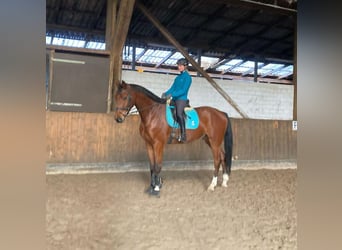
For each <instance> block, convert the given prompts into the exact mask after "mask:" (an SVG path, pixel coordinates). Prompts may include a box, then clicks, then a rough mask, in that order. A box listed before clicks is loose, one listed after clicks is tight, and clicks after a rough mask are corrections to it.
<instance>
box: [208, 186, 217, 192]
mask: <svg viewBox="0 0 342 250" xmlns="http://www.w3.org/2000/svg"><path fill="white" fill-rule="evenodd" d="M207 190H208V191H215V187H213V186H209V187H208V189H207Z"/></svg>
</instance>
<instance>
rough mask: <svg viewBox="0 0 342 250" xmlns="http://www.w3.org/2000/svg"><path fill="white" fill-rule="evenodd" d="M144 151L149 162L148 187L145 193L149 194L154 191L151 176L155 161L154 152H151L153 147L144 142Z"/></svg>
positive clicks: (152, 177)
mask: <svg viewBox="0 0 342 250" xmlns="http://www.w3.org/2000/svg"><path fill="white" fill-rule="evenodd" d="M146 149H147V155H148V159H149V162H150V174H151V175H150V180H151V183H150V186H149V187H148V189H147V190H146V192H148V193H151V192H152V191H153V189H154V186H155V181H154V176H153V172H154V166H155V159H154V152H153V146H152V145H151V144H150V143H148V142H146Z"/></svg>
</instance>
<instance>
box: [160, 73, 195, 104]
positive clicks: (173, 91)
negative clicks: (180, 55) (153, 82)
mask: <svg viewBox="0 0 342 250" xmlns="http://www.w3.org/2000/svg"><path fill="white" fill-rule="evenodd" d="M191 82H192V80H191V76H190V74H189V72H188V71H187V70H184V71H183V72H181V73H180V74H179V75H178V76H177V77H176V79H175V80H174V82H173V84H172V85H171V87H170V89H168V90H167V91H166V92H165V95H166V96H168V95H171V96H172V99H173V100H175V101H177V100H188V92H189V89H190V86H191Z"/></svg>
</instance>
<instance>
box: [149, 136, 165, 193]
mask: <svg viewBox="0 0 342 250" xmlns="http://www.w3.org/2000/svg"><path fill="white" fill-rule="evenodd" d="M153 154H154V160H155V162H154V167H153V171H152V174H151V185H152V186H153V192H152V194H153V195H157V196H159V193H160V189H161V187H162V178H161V177H160V172H161V169H162V161H163V143H159V142H156V143H154V144H153Z"/></svg>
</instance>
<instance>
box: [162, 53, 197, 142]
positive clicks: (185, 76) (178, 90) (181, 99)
mask: <svg viewBox="0 0 342 250" xmlns="http://www.w3.org/2000/svg"><path fill="white" fill-rule="evenodd" d="M188 64H189V63H188V61H187V60H186V59H185V58H181V59H179V60H178V61H177V65H178V70H179V72H180V74H179V75H178V76H177V77H176V79H175V80H174V82H173V84H172V85H171V87H170V88H169V89H168V90H167V91H166V92H165V93H163V94H162V98H165V97H166V98H170V97H172V100H174V101H175V104H176V116H177V121H178V124H179V126H180V130H181V136H180V137H179V138H178V141H179V142H185V141H186V130H185V117H184V108H185V107H186V106H187V103H188V92H189V89H190V86H191V82H192V80H191V76H190V74H189V72H188V70H187V68H188Z"/></svg>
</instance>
